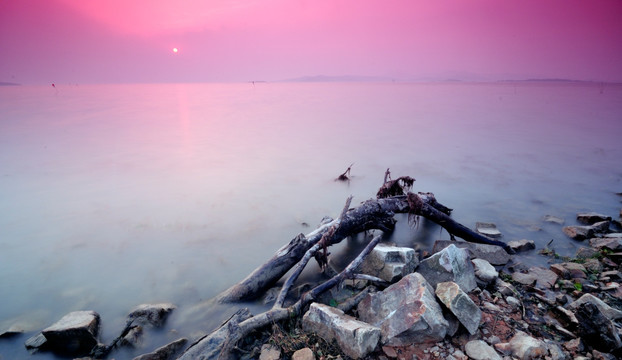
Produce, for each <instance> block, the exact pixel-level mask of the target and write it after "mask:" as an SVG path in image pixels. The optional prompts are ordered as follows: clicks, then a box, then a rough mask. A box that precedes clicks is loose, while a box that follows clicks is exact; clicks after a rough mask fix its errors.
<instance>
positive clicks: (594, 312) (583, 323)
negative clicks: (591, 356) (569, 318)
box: [575, 302, 622, 355]
mask: <svg viewBox="0 0 622 360" xmlns="http://www.w3.org/2000/svg"><path fill="white" fill-rule="evenodd" d="M575 315H576V317H577V320H578V321H579V329H578V333H579V336H581V339H583V341H585V343H586V344H588V345H590V346H592V347H593V348H595V349H597V350H600V351H603V352H612V351H616V352H620V350H622V341H621V340H620V336H619V335H618V331H617V329H616V327H615V326H614V324H613V323H612V322H611V320H609V319H608V318H607V316H606V315H605V314H604V313H603V312H601V311H600V309H599V308H598V307H597V306H596V305H594V304H593V303H590V302H584V303H582V304H580V305H579V306H578V307H577V309H576V310H575ZM621 355H622V354H621Z"/></svg>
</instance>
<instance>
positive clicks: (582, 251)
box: [575, 240, 598, 259]
mask: <svg viewBox="0 0 622 360" xmlns="http://www.w3.org/2000/svg"><path fill="white" fill-rule="evenodd" d="M590 241H591V240H590ZM596 255H598V250H595V249H594V248H592V247H580V248H579V249H577V252H576V254H575V257H576V258H579V259H589V258H591V257H594V256H596Z"/></svg>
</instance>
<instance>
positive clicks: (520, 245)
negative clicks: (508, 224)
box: [508, 239, 536, 252]
mask: <svg viewBox="0 0 622 360" xmlns="http://www.w3.org/2000/svg"><path fill="white" fill-rule="evenodd" d="M508 246H509V247H510V248H512V250H514V251H516V252H522V251H527V250H532V249H535V248H536V243H535V242H534V241H533V240H527V239H521V240H513V241H509V242H508Z"/></svg>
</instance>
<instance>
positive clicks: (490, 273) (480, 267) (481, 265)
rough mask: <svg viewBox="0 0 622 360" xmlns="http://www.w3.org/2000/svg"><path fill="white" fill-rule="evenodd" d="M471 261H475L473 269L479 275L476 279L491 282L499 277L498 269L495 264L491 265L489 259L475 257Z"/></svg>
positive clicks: (484, 282) (483, 282) (486, 282)
mask: <svg viewBox="0 0 622 360" xmlns="http://www.w3.org/2000/svg"><path fill="white" fill-rule="evenodd" d="M471 262H472V263H473V269H474V270H475V276H476V277H477V279H476V280H479V282H481V283H482V284H491V283H493V282H494V281H495V280H496V279H497V278H498V277H499V273H498V272H497V270H496V269H495V268H494V266H492V265H490V263H489V262H488V261H486V260H484V259H473V260H471Z"/></svg>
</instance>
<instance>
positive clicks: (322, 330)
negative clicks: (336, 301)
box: [302, 303, 380, 359]
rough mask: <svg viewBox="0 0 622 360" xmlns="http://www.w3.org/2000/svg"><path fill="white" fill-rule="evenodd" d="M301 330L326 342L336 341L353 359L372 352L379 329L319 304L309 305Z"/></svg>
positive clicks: (378, 338)
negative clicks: (313, 334) (314, 334)
mask: <svg viewBox="0 0 622 360" xmlns="http://www.w3.org/2000/svg"><path fill="white" fill-rule="evenodd" d="M302 328H303V329H304V330H305V331H307V332H313V333H316V334H318V335H320V336H321V337H322V338H324V339H326V340H328V341H332V340H333V339H334V340H336V341H337V344H339V347H340V348H341V350H342V351H343V352H344V353H345V354H346V355H348V356H349V357H352V358H355V359H358V358H362V357H364V356H365V355H367V354H368V353H370V352H371V351H373V350H374V348H375V347H376V345H378V340H380V329H379V328H377V327H375V326H372V325H370V324H368V323H366V322H362V321H359V320H356V319H355V318H353V317H351V316H349V315H345V314H344V313H343V311H341V310H339V309H336V308H334V307H330V306H328V305H324V304H319V303H313V304H311V306H310V307H309V311H307V313H306V314H305V315H304V316H303V318H302Z"/></svg>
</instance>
